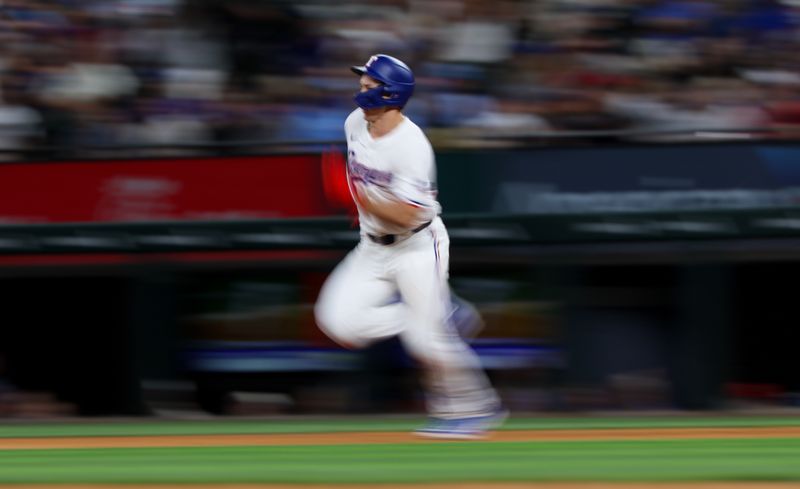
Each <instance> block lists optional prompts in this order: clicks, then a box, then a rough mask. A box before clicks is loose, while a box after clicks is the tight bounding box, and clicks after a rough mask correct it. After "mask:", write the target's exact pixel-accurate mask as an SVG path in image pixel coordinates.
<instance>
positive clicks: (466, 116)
mask: <svg viewBox="0 0 800 489" xmlns="http://www.w3.org/2000/svg"><path fill="white" fill-rule="evenodd" d="M2 5H3V9H2V10H0V41H2V43H0V44H1V45H2V47H1V48H0V71H1V72H2V76H3V79H2V84H1V86H2V102H0V149H2V150H3V151H4V153H3V155H5V157H7V158H15V159H16V158H21V157H23V156H25V153H24V152H25V151H30V150H32V149H42V148H59V150H60V153H50V155H51V156H52V155H54V154H56V155H62V156H66V155H76V154H81V149H82V148H83V149H85V148H88V147H92V146H96V145H116V144H119V145H127V146H130V145H141V144H157V145H177V146H180V147H182V148H183V150H182V151H186V150H188V148H190V147H192V146H196V147H197V148H195V149H194V151H198V150H201V149H198V148H203V147H208V146H209V145H211V144H212V143H215V142H217V143H218V142H225V143H229V144H236V143H244V142H253V141H254V140H263V141H265V142H267V141H279V140H290V139H291V140H298V139H303V140H309V139H315V138H318V139H339V138H341V134H342V131H341V124H340V122H339V121H340V120H341V118H342V114H344V113H346V112H347V111H349V110H350V109H351V108H352V107H353V104H352V103H351V97H352V94H353V92H354V91H355V86H354V83H353V80H352V77H351V76H350V73H349V71H348V70H347V67H348V66H349V65H351V64H354V63H357V62H359V60H362V59H364V58H365V57H366V56H367V55H369V54H373V53H375V52H388V53H391V54H395V55H398V56H400V57H402V58H403V59H408V60H409V61H410V63H411V65H412V67H413V68H414V70H415V72H416V73H417V75H418V94H417V95H418V97H417V98H416V100H415V102H414V106H413V107H411V106H410V107H409V114H410V115H411V117H412V118H413V119H414V120H415V121H416V122H417V123H418V124H421V125H423V126H429V128H430V129H433V130H434V132H433V133H432V137H433V138H434V140H435V141H436V142H437V144H448V143H453V142H455V141H461V142H463V140H465V139H474V140H476V142H477V143H478V144H480V142H481V139H482V136H483V135H493V136H495V135H498V134H500V135H505V136H508V137H509V138H514V137H522V138H525V137H528V138H530V137H535V136H537V135H539V136H542V137H546V136H547V134H548V133H549V132H552V131H585V130H593V131H596V130H618V129H626V130H629V129H637V128H638V129H647V130H658V129H670V130H685V129H695V128H699V127H703V126H705V125H714V126H716V127H715V128H717V129H719V128H730V129H747V128H752V127H762V126H763V127H776V126H778V127H785V126H791V125H795V124H796V121H797V115H796V114H797V110H798V109H797V99H798V92H797V83H796V82H795V80H796V79H797V78H798V77H800V63H798V61H797V57H796V52H797V50H798V48H799V47H800V35H798V34H800V32H798V18H799V16H798V10H797V7H796V4H792V3H791V2H789V1H778V0H725V1H723V0H592V1H582V0H498V1H495V2H485V1H480V0H429V1H420V0H372V1H366V0H354V1H352V2H348V3H344V4H341V3H329V2H322V1H319V0H295V1H288V0H264V1H260V2H252V1H248V0H233V1H227V2H219V1H217V0H86V1H82V2H74V1H69V0H4V1H3V2H2ZM708 80H715V82H714V83H719V84H721V85H722V86H728V87H733V86H737V87H740V88H741V90H739V89H730V90H724V92H725V94H724V100H720V99H719V97H718V96H717V94H716V92H715V90H713V89H708V88H703V89H698V88H697V87H698V86H701V85H707V81H708ZM754 93H758V94H759V95H760V98H759V97H755V96H754ZM702 97H707V99H703V100H700V99H701V98H702ZM753 125H755V126H753ZM34 154H37V153H34ZM144 154H146V153H144Z"/></svg>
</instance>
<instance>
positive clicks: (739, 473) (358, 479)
mask: <svg viewBox="0 0 800 489" xmlns="http://www.w3.org/2000/svg"><path fill="white" fill-rule="evenodd" d="M414 426H416V423H414V422H413V421H410V420H388V421H381V420H364V421H330V420H306V421H286V420H279V421H223V422H217V421H191V422H142V423H130V422H129V423H113V422H112V423H87V422H80V423H77V424H51V423H46V424H29V425H27V424H26V425H22V424H13V425H2V426H0V437H4V438H9V437H48V436H60V437H64V436H112V435H113V436H119V435H128V436H143V435H170V434H183V435H186V434H192V435H203V434H236V433H314V432H348V431H405V430H407V429H410V428H413V427H414ZM749 426H800V418H766V417H764V418H761V417H758V418H756V417H746V418H725V417H710V418H685V417H675V418H632V419H630V418H543V419H512V420H509V423H508V424H507V425H506V426H505V427H504V429H510V430H518V429H543V430H544V429H586V428H613V429H626V428H646V427H653V428H656V427H657V428H664V427H749ZM343 436H344V435H343ZM343 443H345V444H343V445H335V446H316V445H315V446H263V447H262V446H248V447H191V448H114V449H46V450H0V484H8V483H73V484H81V483H225V482H227V483H269V482H273V483H279V482H290V483H337V484H346V483H360V484H370V483H392V482H395V483H403V482H408V483H415V482H459V481H496V482H502V481H641V482H652V481H733V480H740V481H800V438H762V439H736V438H732V439H697V440H646V441H634V440H629V441H613V442H612V441H558V442H541V441H538V442H500V441H482V442H431V443H422V444H402V443H401V444H387V445H355V444H349V445H348V444H346V439H345V440H343Z"/></svg>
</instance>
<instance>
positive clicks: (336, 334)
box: [315, 218, 498, 418]
mask: <svg viewBox="0 0 800 489" xmlns="http://www.w3.org/2000/svg"><path fill="white" fill-rule="evenodd" d="M449 247H450V238H449V237H448V235H447V230H446V229H445V226H444V224H443V223H442V221H441V219H439V218H436V219H435V220H434V221H433V223H431V225H430V226H429V227H428V228H426V229H423V230H422V231H420V232H418V233H416V234H413V235H411V236H410V237H408V238H406V239H404V240H401V241H399V242H396V243H394V244H392V245H381V244H377V243H374V242H372V241H371V240H369V238H367V237H362V239H361V242H360V243H359V244H358V246H356V248H355V249H353V250H352V251H351V252H350V253H349V254H348V255H347V257H346V258H345V259H344V260H343V261H342V262H341V263H340V264H339V265H338V266H337V267H336V269H335V270H334V271H333V273H332V274H331V275H330V276H329V277H328V279H327V281H326V282H325V285H324V286H323V287H322V291H321V292H320V296H319V300H318V301H317V304H316V307H315V314H316V319H317V324H318V325H319V326H320V328H321V329H322V330H323V331H324V332H325V333H326V334H327V335H328V336H330V337H331V338H332V339H333V340H334V341H337V342H338V343H340V344H341V345H343V346H345V347H348V348H361V347H365V346H367V345H369V344H370V343H371V342H373V341H376V340H380V339H383V338H388V337H391V336H395V335H399V337H400V340H401V342H402V343H403V345H404V347H405V348H406V350H407V351H408V353H409V354H410V355H411V356H413V357H414V358H415V359H416V360H417V361H418V362H419V363H420V365H421V366H422V368H423V370H424V379H423V383H424V385H425V387H426V391H427V392H426V401H427V407H428V411H429V413H430V414H431V415H432V416H436V417H442V418H453V417H464V416H472V415H479V414H486V413H488V412H491V411H492V410H493V409H496V408H497V404H498V398H497V395H496V394H495V392H494V390H493V389H492V387H491V386H490V385H489V382H488V380H487V378H486V376H485V375H484V373H483V370H482V368H481V366H480V362H479V359H478V357H477V355H476V354H475V352H474V351H472V349H471V348H470V347H469V346H468V345H467V344H466V343H465V342H464V341H463V340H462V339H461V338H460V336H459V335H458V334H457V332H455V331H454V330H453V329H452V328H451V327H450V326H449V324H448V323H447V317H448V313H449V307H450V306H449V304H450V289H449V286H448V281H447V278H448V267H449ZM398 293H399V295H400V297H401V298H402V301H400V302H397V301H396V300H394V301H393V299H395V298H396V297H397V295H398Z"/></svg>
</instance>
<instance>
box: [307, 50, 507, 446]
mask: <svg viewBox="0 0 800 489" xmlns="http://www.w3.org/2000/svg"><path fill="white" fill-rule="evenodd" d="M351 69H352V71H353V72H354V73H356V74H357V75H359V76H360V79H359V83H360V92H359V93H358V94H356V96H355V102H356V103H357V104H358V107H359V108H357V109H356V110H354V111H353V112H352V113H351V114H350V115H349V116H348V117H347V120H346V121H345V124H344V129H345V136H346V138H347V176H348V182H349V186H350V193H351V195H352V196H353V199H354V200H355V202H356V206H357V208H358V216H359V222H360V227H361V231H360V232H361V240H360V242H359V244H358V245H357V246H356V247H355V249H353V250H352V251H351V252H350V253H349V254H348V255H347V257H346V258H345V259H344V260H343V261H342V262H341V263H340V264H339V265H338V266H337V267H336V269H335V270H334V271H333V273H332V274H331V275H330V276H329V277H328V279H327V281H326V283H325V285H324V286H323V288H322V291H321V292H320V296H319V299H318V301H317V304H316V307H315V315H316V319H317V322H318V324H319V326H320V328H321V329H322V330H323V331H324V332H325V333H326V334H327V335H328V336H330V337H331V338H332V339H333V340H335V341H336V342H338V343H339V344H341V345H343V346H345V347H347V348H362V347H365V346H367V345H369V344H370V343H371V342H374V341H376V340H380V339H383V338H388V337H391V336H395V335H398V336H399V337H400V340H401V342H402V343H403V345H404V347H405V348H406V350H407V351H408V352H409V353H410V354H411V355H412V356H413V357H414V358H415V359H416V360H417V361H418V362H419V363H420V365H421V366H422V369H423V372H424V378H423V384H424V385H425V389H426V403H427V408H428V411H429V413H430V416H431V419H430V422H429V423H428V425H426V426H425V427H423V428H421V429H419V430H417V431H416V433H417V434H419V435H422V436H428V437H436V438H480V437H482V436H484V435H485V434H486V433H487V431H488V430H490V429H492V428H494V427H496V426H497V425H498V424H500V423H501V422H502V421H503V419H504V418H505V416H506V414H507V413H506V411H505V410H504V409H503V408H502V406H501V404H500V401H499V399H498V397H497V395H496V394H495V392H494V390H493V389H492V387H491V385H490V384H489V382H488V380H487V378H486V376H485V375H484V373H483V370H482V368H481V366H480V363H479V360H478V357H477V355H476V354H475V353H474V352H473V351H472V349H471V348H470V347H469V346H468V345H467V344H466V343H465V341H464V340H463V339H462V337H461V336H460V335H459V333H458V328H459V327H461V326H465V325H466V326H465V327H472V326H474V324H476V322H477V321H476V318H475V314H476V311H475V309H474V308H472V307H471V305H469V304H467V303H464V302H463V301H460V300H459V303H458V306H460V307H458V310H457V311H456V312H455V313H454V312H453V306H451V294H450V288H449V285H448V266H449V244H450V241H449V238H448V235H447V230H446V229H445V226H444V224H443V223H442V220H441V219H440V218H439V213H440V211H441V207H440V205H439V203H438V202H437V200H436V185H435V175H436V167H435V162H434V154H433V148H432V147H431V144H430V142H429V141H428V139H427V137H426V136H425V134H424V133H423V132H422V130H421V129H420V128H419V127H418V126H417V125H416V124H414V123H413V122H412V121H411V120H410V119H409V118H408V117H406V116H405V115H404V114H403V112H402V110H403V107H404V106H405V105H406V102H408V100H409V98H410V97H411V94H412V93H413V91H414V75H413V73H412V72H411V70H410V69H409V67H408V66H406V64H405V63H403V62H402V61H400V60H399V59H396V58H393V57H391V56H387V55H384V54H378V55H375V56H372V57H371V58H370V59H369V61H367V63H366V65H365V66H354V67H352V68H351ZM398 296H399V297H400V300H399V301H398V300H396V298H397V297H398ZM459 312H460V313H461V316H462V318H461V319H458V313H459ZM465 312H466V315H465V314H464V313H465Z"/></svg>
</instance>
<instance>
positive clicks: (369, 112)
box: [364, 107, 386, 122]
mask: <svg viewBox="0 0 800 489" xmlns="http://www.w3.org/2000/svg"><path fill="white" fill-rule="evenodd" d="M384 112H386V108H384V107H377V108H372V109H364V119H366V120H367V121H369V122H372V121H374V120H375V119H377V118H378V117H380V116H381V114H383V113H384Z"/></svg>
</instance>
